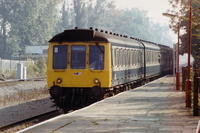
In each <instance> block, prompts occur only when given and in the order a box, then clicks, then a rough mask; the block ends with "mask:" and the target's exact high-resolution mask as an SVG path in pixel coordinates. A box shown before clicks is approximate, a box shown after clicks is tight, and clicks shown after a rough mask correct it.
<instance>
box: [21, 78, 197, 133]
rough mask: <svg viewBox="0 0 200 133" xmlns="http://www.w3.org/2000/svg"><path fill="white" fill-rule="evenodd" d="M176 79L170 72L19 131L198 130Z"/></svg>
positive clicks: (190, 132) (121, 132)
mask: <svg viewBox="0 0 200 133" xmlns="http://www.w3.org/2000/svg"><path fill="white" fill-rule="evenodd" d="M173 82H174V80H173V77H172V76H171V75H168V76H165V77H163V78H160V79H158V80H155V81H153V82H151V83H148V84H146V85H145V86H142V87H138V88H136V89H134V90H130V91H127V92H123V93H120V94H118V95H116V96H113V97H111V98H107V99H104V100H102V101H100V102H97V103H94V104H93V105H90V106H88V107H86V108H84V109H80V110H77V111H74V112H72V113H69V114H65V115H61V116H59V117H56V118H53V119H50V120H48V121H45V122H42V123H40V124H37V125H35V126H33V127H30V128H28V129H25V130H22V131H19V132H18V133H21V132H24V133H35V132H40V133H62V132H63V133H64V132H65V133H66V132H70V133H80V132H81V133H145V132H147V133H186V132H187V133H195V132H196V129H197V125H198V121H199V119H200V117H197V116H192V110H191V108H187V107H185V92H182V91H176V90H174V83H173Z"/></svg>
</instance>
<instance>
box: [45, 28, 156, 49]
mask: <svg viewBox="0 0 200 133" xmlns="http://www.w3.org/2000/svg"><path fill="white" fill-rule="evenodd" d="M83 41H90V42H110V43H117V44H126V45H132V44H133V43H134V45H137V46H138V47H144V46H146V47H149V48H152V49H159V48H158V47H159V46H158V45H157V44H156V43H153V42H148V41H144V40H140V39H137V38H132V37H130V38H128V37H127V36H123V35H119V34H115V33H111V32H110V33H109V32H107V31H105V32H104V31H102V30H101V31H98V30H97V29H95V30H93V29H92V28H91V29H78V28H75V29H70V30H65V31H64V32H62V33H59V34H57V35H55V36H54V37H53V38H52V39H51V40H50V41H49V42H59V43H62V42H83Z"/></svg>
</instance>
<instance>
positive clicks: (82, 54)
mask: <svg viewBox="0 0 200 133" xmlns="http://www.w3.org/2000/svg"><path fill="white" fill-rule="evenodd" d="M85 61H86V47H85V46H78V45H77V46H72V47H71V68H72V69H85V66H86V63H85Z"/></svg>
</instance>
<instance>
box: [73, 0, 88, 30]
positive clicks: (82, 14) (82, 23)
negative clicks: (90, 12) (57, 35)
mask: <svg viewBox="0 0 200 133" xmlns="http://www.w3.org/2000/svg"><path fill="white" fill-rule="evenodd" d="M73 4H74V12H75V25H76V26H77V27H80V28H85V27H86V25H87V23H88V21H87V18H88V16H87V8H86V3H85V1H84V0H73Z"/></svg>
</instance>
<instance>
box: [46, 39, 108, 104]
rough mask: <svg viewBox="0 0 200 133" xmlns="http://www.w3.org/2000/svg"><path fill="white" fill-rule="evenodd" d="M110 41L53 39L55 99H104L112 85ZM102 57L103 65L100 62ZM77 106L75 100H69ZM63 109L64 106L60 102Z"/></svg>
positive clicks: (50, 67)
mask: <svg viewBox="0 0 200 133" xmlns="http://www.w3.org/2000/svg"><path fill="white" fill-rule="evenodd" d="M110 57H111V53H110V45H109V43H96V42H63V43H62V44H60V43H56V42H52V43H50V44H49V49H48V67H47V83H48V87H50V94H51V96H52V98H53V99H54V101H55V102H57V103H63V102H60V101H64V104H65V105H66V102H77V99H76V98H75V97H76V95H78V96H81V97H78V101H80V102H83V101H84V99H85V98H86V97H87V98H88V99H93V100H94V101H95V100H100V99H101V98H102V96H103V93H104V92H103V89H102V88H108V87H110V86H111V58H110ZM100 59H101V65H100ZM67 104H69V105H73V104H72V103H67ZM58 106H60V107H61V108H63V107H64V105H63V107H62V105H58Z"/></svg>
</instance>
